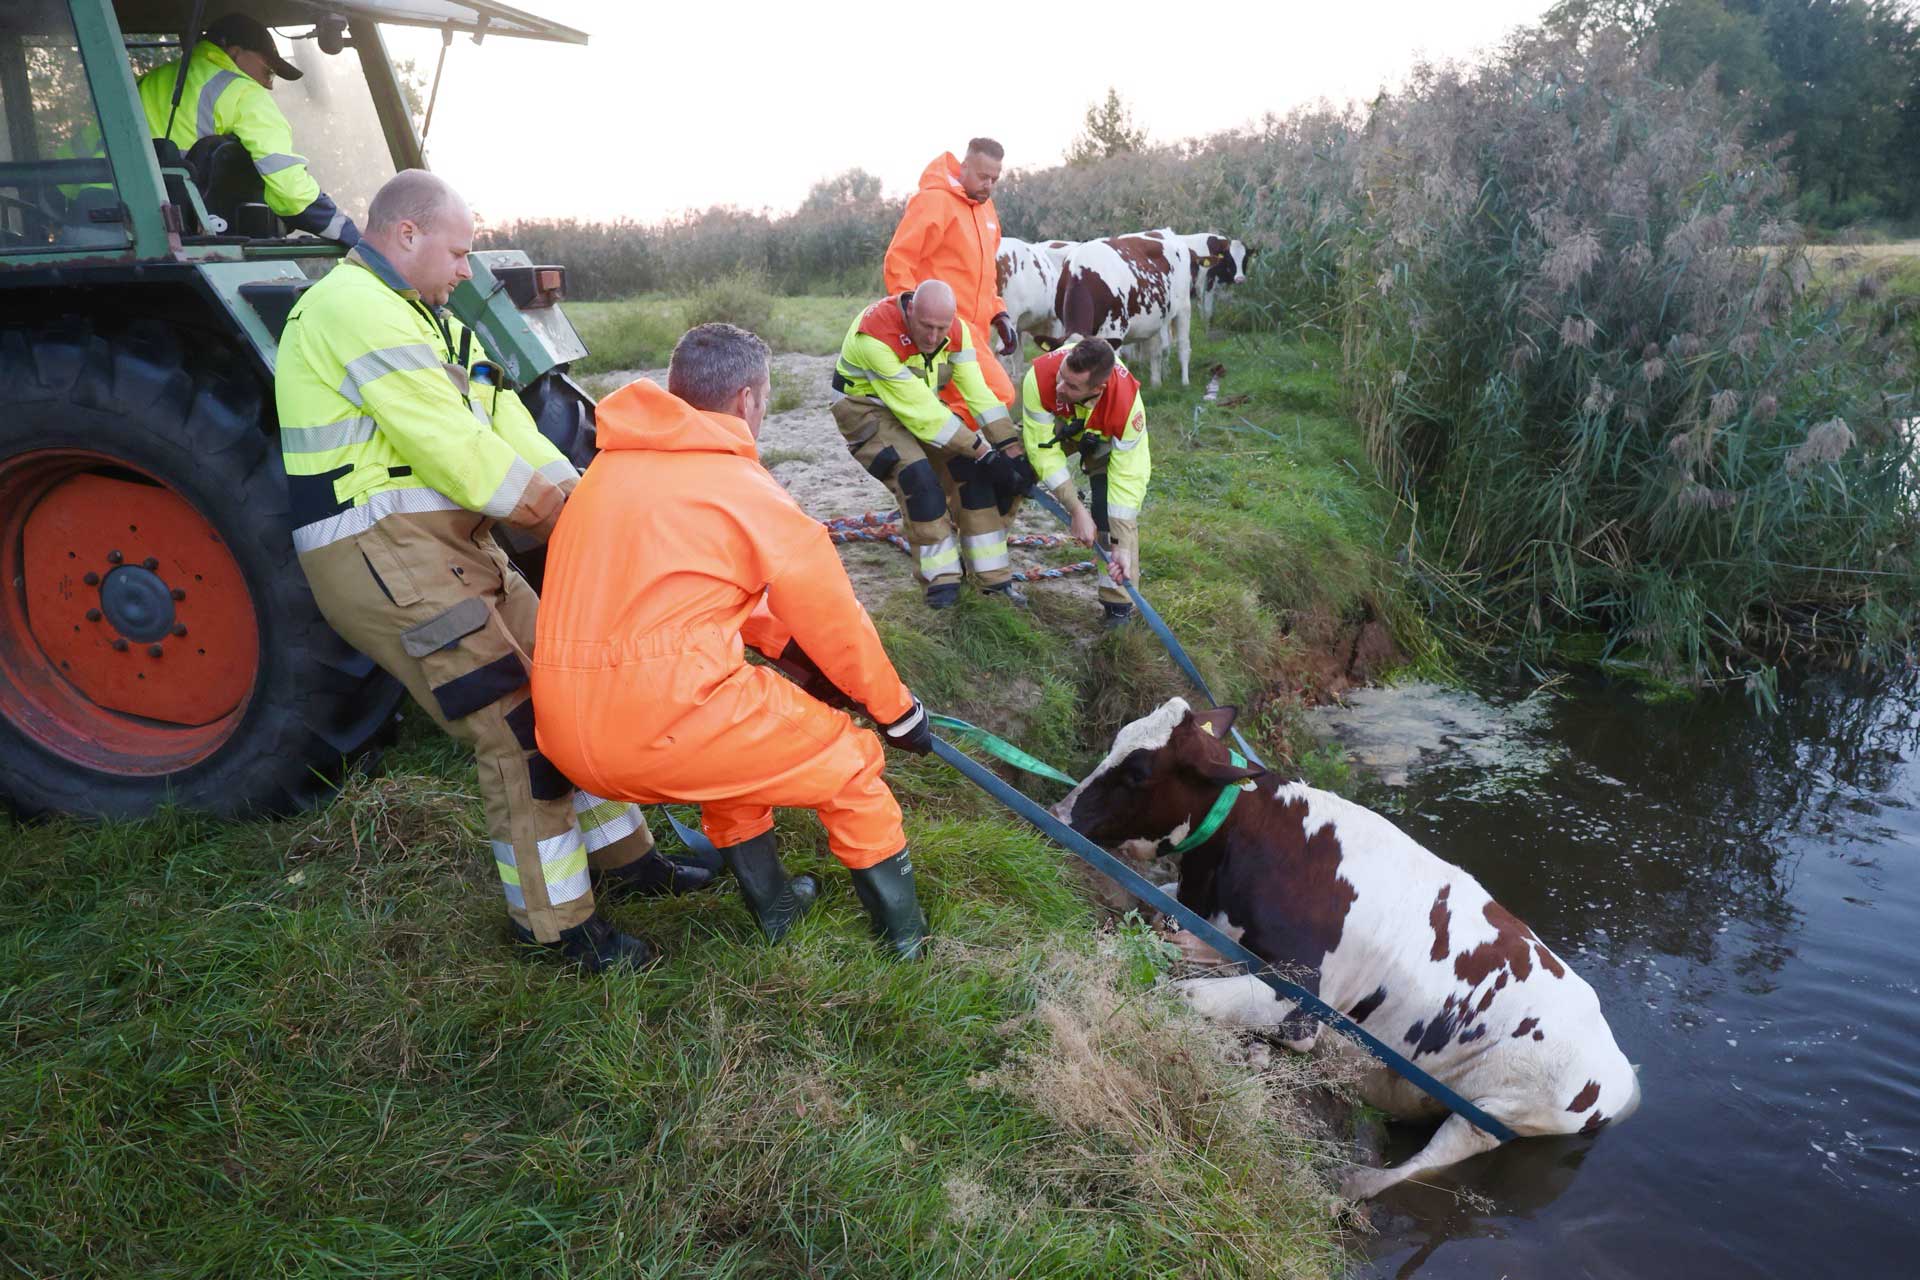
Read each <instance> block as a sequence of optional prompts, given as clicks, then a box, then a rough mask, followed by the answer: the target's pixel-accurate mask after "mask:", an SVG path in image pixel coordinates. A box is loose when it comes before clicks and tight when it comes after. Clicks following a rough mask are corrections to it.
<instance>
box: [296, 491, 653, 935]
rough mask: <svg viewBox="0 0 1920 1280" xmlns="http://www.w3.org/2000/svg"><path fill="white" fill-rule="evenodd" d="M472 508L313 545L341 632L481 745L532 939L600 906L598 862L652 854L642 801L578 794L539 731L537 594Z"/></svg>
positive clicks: (333, 621) (520, 914)
mask: <svg viewBox="0 0 1920 1280" xmlns="http://www.w3.org/2000/svg"><path fill="white" fill-rule="evenodd" d="M493 524H494V522H493V521H492V520H491V519H489V518H488V517H486V516H481V515H477V514H475V513H473V512H468V511H433V512H425V513H418V514H399V515H390V516H387V517H385V518H384V519H382V520H380V521H379V522H378V523H377V524H375V525H374V526H373V528H371V529H369V530H367V531H366V532H365V533H362V534H359V535H357V536H351V537H346V538H342V539H340V540H339V541H337V542H333V543H329V544H328V545H326V546H324V547H320V548H318V549H316V550H313V551H308V552H304V553H302V555H301V556H300V567H301V568H302V569H304V570H305V571H306V575H307V581H308V583H309V584H311V586H312V588H313V596H314V600H315V601H316V602H317V603H318V604H319V606H320V612H321V614H322V616H324V617H325V618H326V620H327V623H328V624H329V625H330V626H332V627H333V629H334V630H335V631H337V632H339V634H340V636H341V638H342V639H344V640H345V641H346V642H347V643H348V644H350V645H352V646H353V647H354V648H356V649H358V650H359V651H360V652H362V653H364V654H366V655H367V656H368V657H369V658H371V659H373V660H374V661H375V662H376V663H378V664H379V665H380V666H381V667H382V668H383V669H385V670H386V671H387V672H388V673H389V674H390V675H392V676H393V677H394V678H395V679H396V680H398V681H400V683H402V684H403V685H405V686H406V688H407V692H408V693H409V694H411V695H413V700H414V701H415V702H417V703H419V704H420V706H421V707H422V708H424V709H425V711H426V712H427V714H428V715H430V716H432V717H433V718H434V720H435V721H436V722H437V723H438V724H439V725H440V727H441V728H443V729H445V730H446V731H447V732H448V733H450V734H452V735H453V736H454V737H455V738H458V739H459V740H461V741H462V742H466V743H469V744H471V745H472V747H473V753H474V762H475V764H476V765H477V766H478V768H479V774H480V798H481V801H482V803H483V805H484V806H485V809H486V816H487V835H488V837H489V839H490V840H491V842H492V845H493V857H494V864H495V869H496V870H497V871H498V872H499V874H500V881H501V887H502V889H503V890H504V891H505V894H506V899H507V913H508V914H509V915H510V916H512V918H513V920H514V921H515V923H517V924H520V925H522V926H524V927H526V928H528V929H531V930H532V931H533V935H534V937H535V938H537V939H538V940H540V941H542V942H552V941H553V940H555V939H556V938H558V937H559V936H560V931H561V930H563V929H568V928H571V927H572V926H574V925H577V924H579V923H581V922H582V921H584V920H585V919H586V918H587V917H588V916H590V915H592V914H593V890H592V887H591V885H590V883H589V880H588V874H587V873H588V869H589V867H591V868H592V869H594V870H598V871H606V870H611V869H612V868H614V867H622V866H625V865H627V864H628V863H630V862H634V861H636V860H637V859H639V858H642V857H645V856H646V855H647V854H648V853H649V852H650V851H651V850H652V848H653V837H652V835H651V834H650V833H649V832H648V831H647V823H646V819H645V817H644V816H643V815H642V813H641V811H640V810H639V808H638V807H636V806H634V805H631V804H625V803H621V802H618V801H610V800H603V799H601V798H599V797H597V796H592V795H588V794H587V793H586V792H583V791H578V790H576V789H575V788H574V786H573V784H572V783H571V782H569V781H568V780H567V779H566V778H565V777H564V776H563V775H562V774H561V773H560V771H559V770H558V769H556V768H554V766H553V765H552V763H551V762H549V761H548V760H547V759H546V757H545V756H543V755H541V754H540V751H539V749H538V747H537V746H536V744H535V740H534V729H533V700H532V694H531V692H530V691H529V690H528V688H527V675H528V670H529V665H528V655H529V654H530V653H531V651H532V649H533V629H534V617H535V614H536V611H537V609H538V607H539V603H540V601H539V597H538V596H537V595H536V594H535V593H534V590H533V588H532V587H531V586H529V585H527V581H526V579H525V578H523V577H521V576H520V572H519V570H517V569H515V568H514V567H513V566H512V565H511V564H509V563H508V561H507V557H506V554H505V553H504V552H503V551H501V549H500V548H499V546H497V545H496V544H495V543H494V540H493Z"/></svg>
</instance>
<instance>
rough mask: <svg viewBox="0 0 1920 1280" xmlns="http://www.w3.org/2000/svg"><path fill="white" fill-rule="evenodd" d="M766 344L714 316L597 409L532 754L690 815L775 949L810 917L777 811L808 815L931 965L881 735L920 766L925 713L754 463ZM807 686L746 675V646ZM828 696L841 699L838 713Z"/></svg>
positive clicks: (883, 916) (874, 913) (869, 901)
mask: <svg viewBox="0 0 1920 1280" xmlns="http://www.w3.org/2000/svg"><path fill="white" fill-rule="evenodd" d="M767 399H768V361H767V346H766V344H765V343H764V342H762V341H760V339H759V338H757V337H755V336H754V335H753V334H751V333H748V332H747V331H746V330H744V329H737V328H735V327H734V326H732V325H727V324H706V325H701V326H700V327H699V328H696V329H693V330H690V331H689V332H688V333H687V334H686V335H685V336H683V337H682V338H681V339H680V342H679V344H678V345H676V346H675V347H674V349H673V362H672V365H671V367H670V368H669V369H668V371H667V386H666V388H665V389H662V388H661V387H659V386H658V385H656V384H655V383H653V382H650V381H647V380H646V379H642V380H640V381H638V382H635V383H631V384H629V385H628V386H625V387H622V388H621V389H620V390H619V391H616V392H614V393H613V394H612V395H610V396H608V397H607V398H606V399H605V400H602V401H601V402H600V406H599V409H598V411H597V413H596V415H595V427H596V433H597V435H598V439H599V444H600V454H599V456H598V457H597V458H595V459H594V461H593V465H592V466H590V467H588V468H587V474H586V478H585V479H583V480H582V481H581V482H580V488H579V489H578V491H576V492H575V494H574V495H573V498H572V500H571V501H570V502H569V503H568V504H567V509H566V511H565V512H564V513H563V514H562V515H561V518H560V522H559V526H558V527H557V528H556V529H555V530H554V535H553V542H552V544H551V546H550V548H549V550H548V552H547V585H546V592H547V596H546V602H545V603H544V604H543V605H542V606H541V609H540V621H539V626H538V631H537V637H538V638H537V643H536V644H535V645H534V659H533V698H534V705H535V707H536V708H537V711H538V725H539V735H540V749H541V751H542V752H544V753H545V754H546V756H547V757H548V758H549V759H551V760H552V761H553V762H554V763H555V764H557V765H558V766H559V767H560V768H561V769H563V770H565V771H566V773H567V774H568V775H569V776H571V777H573V778H575V779H577V780H579V781H580V783H581V784H582V785H584V786H589V787H592V788H593V789H594V790H595V791H596V792H598V793H599V794H601V795H606V796H614V797H617V798H619V799H622V800H627V801H632V802H635V803H640V804H662V803H666V802H669V801H681V802H687V803H697V804H699V805H700V811H701V822H702V824H703V825H704V827H705V829H706V833H707V836H708V838H709V839H711V840H712V841H713V843H714V844H715V845H717V846H719V849H720V855H721V858H722V860H723V861H724V862H725V864H726V865H727V866H728V867H729V868H731V869H732V871H733V875H734V879H735V880H736V881H737V882H738V883H739V886H740V894H741V896H742V897H743V898H745V899H746V903H747V906H748V907H749V908H750V909H751V911H752V912H753V915H754V918H755V919H756V920H757V921H758V922H759V925H760V928H761V930H762V931H763V932H764V933H765V934H766V936H767V937H768V939H769V940H773V941H778V940H779V939H780V938H781V937H782V936H783V935H784V934H785V933H786V932H787V930H788V929H790V928H792V927H793V925H794V923H795V922H796V921H798V920H799V919H800V917H801V916H803V915H805V914H806V911H807V908H808V906H809V904H811V903H812V901H813V898H814V895H815V893H816V891H817V890H816V886H815V884H814V881H813V879H812V877H810V876H800V877H798V878H791V877H789V876H788V875H787V872H786V869H785V868H784V867H783V866H782V865H781V862H780V857H779V851H778V849H777V848H776V846H775V843H774V834H773V811H774V809H775V808H776V807H793V808H805V809H812V810H814V811H815V812H816V813H818V814H819V816H820V821H821V823H822V824H823V825H824V826H825V827H826V829H827V847H828V848H829V849H830V850H831V851H832V852H833V855H834V857H836V858H837V859H839V860H840V862H841V864H842V865H844V866H845V867H847V869H848V870H849V871H850V872H851V873H852V877H853V886H854V891H855V893H856V894H858V896H859V898H860V901H861V903H862V905H864V906H865V907H866V909H867V912H868V915H869V916H870V917H871V919H872V921H873V925H874V928H875V930H876V931H877V932H878V933H879V934H880V935H881V936H882V937H883V938H884V939H885V940H886V942H887V944H888V945H889V946H890V947H891V948H892V949H893V951H894V953H895V954H896V955H899V956H902V957H912V956H915V955H918V954H919V952H920V947H921V944H922V941H923V939H924V938H925V937H926V918H925V916H923V915H922V914H921V911H920V904H919V899H918V897H917V895H916V894H915V892H914V883H913V866H912V863H911V862H910V861H909V860H908V857H907V847H906V845H907V841H906V832H905V828H904V826H903V825H902V821H901V816H900V806H899V804H898V803H896V802H895V800H894V798H893V793H892V792H891V791H890V790H888V788H887V785H886V783H885V782H883V781H882V780H881V776H880V775H881V771H882V768H883V766H884V755H883V753H882V751H881V749H880V742H879V740H878V739H876V738H875V736H874V735H873V734H872V733H870V732H868V731H866V730H864V729H860V728H857V727H856V726H855V725H854V723H853V721H852V720H851V719H849V718H848V717H847V715H846V713H845V712H844V711H842V710H838V709H836V708H837V707H841V706H858V707H860V708H861V709H863V710H864V711H865V712H866V714H867V717H868V719H870V720H872V721H873V722H874V723H875V724H876V725H879V726H881V731H882V734H883V735H884V737H885V740H886V742H887V744H888V745H889V746H893V747H897V748H900V749H901V750H905V751H912V752H916V753H918V754H923V755H924V754H925V753H926V752H927V751H928V750H929V749H930V748H931V746H932V738H931V734H930V731H929V726H928V721H927V716H926V712H925V711H924V710H923V709H922V708H921V706H920V703H919V701H918V700H917V699H916V698H915V697H914V696H913V695H912V694H911V693H909V692H907V688H906V686H905V685H903V684H901V683H900V677H899V676H898V675H897V674H896V673H895V672H894V669H893V664H892V663H891V662H889V661H888V660H887V654H886V650H884V649H883V648H882V647H881V645H880V637H879V635H878V634H876V633H875V631H874V628H873V621H872V619H870V618H869V617H868V616H867V611H866V609H865V608H863V607H862V606H861V604H860V601H859V600H858V599H857V598H856V597H855V596H854V593H853V584H852V583H850V582H848V581H847V573H846V570H845V568H843V567H842V565H841V563H840V557H839V554H838V553H837V552H835V550H834V548H833V543H832V541H831V540H830V539H829V538H828V537H827V532H826V530H825V529H824V528H823V527H822V526H821V524H820V522H819V521H817V520H815V519H813V518H812V517H811V516H809V515H808V514H807V513H806V512H804V511H802V510H801V509H800V505H799V504H798V503H796V502H795V501H794V500H793V497H792V495H790V494H789V493H788V492H787V491H786V490H785V489H783V488H781V487H780V483H779V481H777V480H775V479H774V478H773V477H772V476H771V475H769V474H767V471H766V468H764V467H762V466H761V465H760V458H759V453H758V449H757V446H756V443H755V442H756V441H757V439H758V438H759V434H760V424H761V421H762V420H763V419H764V417H765V416H766V412H767ZM749 647H750V648H753V649H756V650H758V651H759V652H760V653H761V654H764V655H766V656H767V657H769V658H773V659H775V660H776V662H777V664H778V665H779V666H780V667H781V669H782V670H786V671H789V672H794V673H796V674H797V675H798V676H799V677H800V679H801V680H802V681H803V682H804V683H803V684H796V683H792V682H789V681H788V680H783V679H781V678H780V676H778V675H775V674H774V673H773V671H771V670H769V669H768V668H767V667H764V666H756V665H752V664H749V663H748V662H747V661H746V658H745V656H744V651H745V649H747V648H749ZM829 704H833V705H829Z"/></svg>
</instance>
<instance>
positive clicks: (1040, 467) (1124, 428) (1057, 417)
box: [1020, 342, 1153, 520]
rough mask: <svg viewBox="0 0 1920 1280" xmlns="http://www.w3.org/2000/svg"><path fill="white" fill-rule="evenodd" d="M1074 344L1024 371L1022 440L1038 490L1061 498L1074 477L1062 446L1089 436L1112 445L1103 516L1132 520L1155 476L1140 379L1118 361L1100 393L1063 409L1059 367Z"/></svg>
mask: <svg viewBox="0 0 1920 1280" xmlns="http://www.w3.org/2000/svg"><path fill="white" fill-rule="evenodd" d="M1073 347H1074V344H1073V343H1071V342H1069V343H1067V344H1066V345H1065V346H1063V347H1061V348H1059V349H1058V350H1057V351H1053V352H1050V353H1048V354H1047V355H1044V356H1041V357H1040V358H1039V359H1038V360H1035V361H1034V362H1033V364H1032V366H1031V367H1030V368H1029V369H1028V370H1027V377H1026V381H1025V382H1024V383H1023V384H1022V385H1021V388H1020V409H1021V417H1020V439H1021V442H1022V443H1023V444H1025V445H1026V448H1027V459H1028V461H1029V462H1031V463H1032V465H1033V470H1034V474H1036V475H1038V476H1039V477H1040V484H1041V487H1042V488H1045V489H1047V490H1049V491H1051V492H1052V493H1053V494H1054V495H1055V496H1056V497H1062V498H1064V497H1065V494H1064V492H1063V490H1068V489H1071V487H1072V483H1073V482H1072V478H1071V477H1070V476H1069V474H1068V472H1067V455H1066V452H1065V451H1064V450H1063V449H1061V447H1060V446H1061V444H1062V443H1066V442H1071V441H1076V440H1079V439H1080V438H1081V437H1083V436H1085V435H1087V434H1088V433H1089V432H1091V433H1093V434H1095V435H1101V436H1105V437H1107V438H1108V439H1110V440H1112V441H1113V453H1112V456H1111V457H1110V458H1109V459H1108V460H1107V513H1108V516H1109V517H1110V518H1111V519H1114V520H1133V519H1137V518H1138V517H1139V514H1140V504H1141V503H1142V502H1143V501H1145V500H1146V496H1147V481H1148V480H1149V479H1150V478H1151V477H1152V475H1153V460H1152V458H1151V457H1150V456H1149V455H1148V450H1147V405H1146V400H1145V398H1144V397H1142V396H1141V394H1140V380H1139V379H1138V378H1136V377H1134V376H1133V373H1132V372H1131V371H1130V370H1129V369H1128V368H1127V366H1126V365H1124V364H1122V363H1120V361H1119V360H1117V359H1116V360H1115V361H1114V362H1113V372H1112V373H1110V374H1108V375H1107V384H1106V386H1104V387H1102V388H1101V389H1100V394H1099V395H1097V396H1095V397H1094V398H1093V399H1092V400H1091V401H1088V402H1087V403H1085V404H1076V405H1068V406H1064V412H1061V409H1062V408H1063V406H1060V405H1058V404H1056V403H1055V400H1054V388H1055V385H1056V384H1055V379H1056V378H1057V377H1058V376H1059V372H1060V365H1061V363H1062V362H1063V361H1064V360H1065V359H1066V356H1067V352H1068V351H1071V350H1072V349H1073Z"/></svg>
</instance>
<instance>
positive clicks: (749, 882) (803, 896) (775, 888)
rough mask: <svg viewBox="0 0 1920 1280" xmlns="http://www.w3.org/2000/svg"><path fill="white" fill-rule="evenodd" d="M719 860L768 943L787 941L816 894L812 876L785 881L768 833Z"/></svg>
mask: <svg viewBox="0 0 1920 1280" xmlns="http://www.w3.org/2000/svg"><path fill="white" fill-rule="evenodd" d="M720 856H721V857H722V858H724V859H726V863H727V867H728V869H729V870H731V871H732V872H733V878H734V879H735V880H736V881H738V882H739V885H740V896H741V897H742V898H745V899H746V900H747V909H748V910H749V911H752V912H753V918H754V919H756V920H758V921H759V922H760V932H762V933H764V934H766V935H767V941H768V942H778V941H780V939H782V938H784V937H786V936H787V930H789V929H791V928H793V926H794V925H795V924H797V923H798V922H799V920H800V917H801V916H804V915H805V914H807V908H809V907H811V906H812V905H813V899H814V895H815V894H817V893H818V892H819V886H818V885H816V884H815V883H814V882H813V877H812V876H795V877H793V878H791V879H789V878H788V876H787V869H786V868H785V867H783V866H781V865H780V854H779V851H778V850H777V849H776V848H775V846H774V842H773V832H771V831H766V832H762V833H761V834H760V835H757V836H755V837H754V838H753V839H751V840H745V841H742V842H741V843H739V844H735V845H728V846H727V847H726V848H724V849H722V850H721V851H720Z"/></svg>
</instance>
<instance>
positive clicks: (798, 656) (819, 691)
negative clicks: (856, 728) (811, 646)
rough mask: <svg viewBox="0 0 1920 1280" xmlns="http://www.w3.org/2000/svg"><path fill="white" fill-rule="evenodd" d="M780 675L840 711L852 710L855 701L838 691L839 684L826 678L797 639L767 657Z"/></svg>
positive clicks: (805, 692)
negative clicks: (772, 656)
mask: <svg viewBox="0 0 1920 1280" xmlns="http://www.w3.org/2000/svg"><path fill="white" fill-rule="evenodd" d="M767 661H768V663H770V664H771V665H772V666H773V667H774V668H775V669H777V670H778V671H779V672H780V674H781V675H783V676H785V677H786V678H787V679H789V680H791V681H793V682H794V683H795V684H797V685H799V686H800V691H801V692H802V693H804V694H807V695H808V696H810V697H813V698H817V699H819V700H820V701H821V702H824V703H826V704H827V705H828V706H830V707H838V708H839V709H840V710H842V711H852V710H853V709H854V707H855V703H854V701H853V699H852V698H849V697H848V696H847V695H846V694H844V693H842V692H841V691H840V686H839V685H837V684H835V683H834V682H833V681H832V680H829V679H828V678H827V674H826V672H824V671H822V670H820V668H819V667H818V666H816V665H814V661H813V659H812V658H809V657H808V656H807V651H806V650H805V649H802V648H801V647H800V642H799V641H798V640H789V641H787V647H786V648H784V649H782V650H781V651H780V656H779V657H777V658H769V659H767Z"/></svg>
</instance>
